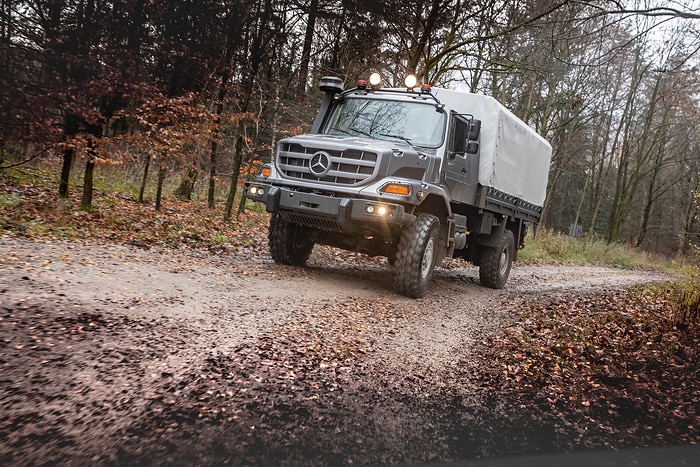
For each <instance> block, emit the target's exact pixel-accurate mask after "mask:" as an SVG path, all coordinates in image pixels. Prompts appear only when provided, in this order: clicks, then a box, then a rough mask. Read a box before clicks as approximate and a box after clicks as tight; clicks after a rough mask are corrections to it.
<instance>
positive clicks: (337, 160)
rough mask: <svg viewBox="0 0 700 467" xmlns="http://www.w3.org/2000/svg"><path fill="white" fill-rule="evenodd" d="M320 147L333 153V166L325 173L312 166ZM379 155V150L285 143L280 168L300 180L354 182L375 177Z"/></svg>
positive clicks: (330, 154) (285, 173)
mask: <svg viewBox="0 0 700 467" xmlns="http://www.w3.org/2000/svg"><path fill="white" fill-rule="evenodd" d="M319 151H323V152H324V153H326V154H328V156H330V168H329V169H328V171H327V172H325V173H324V174H323V175H321V176H319V175H317V174H315V173H313V172H312V170H311V168H310V166H309V162H310V161H311V159H312V158H313V157H314V154H316V153H317V152H319ZM377 159H378V155H377V153H376V152H371V151H362V150H358V149H346V150H344V151H338V150H333V149H321V148H307V147H304V146H302V145H301V144H297V143H283V144H282V145H281V147H280V151H279V154H278V157H277V168H278V169H279V170H280V171H281V172H282V173H283V174H284V175H285V176H287V177H291V178H296V179H299V180H313V181H319V182H325V183H330V184H334V185H348V186H350V185H357V184H360V183H362V182H363V181H365V180H367V179H368V178H370V177H372V174H374V169H375V167H376V165H377ZM317 172H318V170H317Z"/></svg>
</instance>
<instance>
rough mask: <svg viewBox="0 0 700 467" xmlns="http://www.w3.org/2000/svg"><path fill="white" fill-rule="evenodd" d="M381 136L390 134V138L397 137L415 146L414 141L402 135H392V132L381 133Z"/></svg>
mask: <svg viewBox="0 0 700 467" xmlns="http://www.w3.org/2000/svg"><path fill="white" fill-rule="evenodd" d="M379 134H380V135H381V136H388V137H389V138H396V139H400V140H402V141H404V142H406V143H407V144H408V145H409V146H413V141H411V140H410V139H408V138H406V137H405V136H401V135H392V134H391V133H379Z"/></svg>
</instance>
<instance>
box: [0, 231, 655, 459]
mask: <svg viewBox="0 0 700 467" xmlns="http://www.w3.org/2000/svg"><path fill="white" fill-rule="evenodd" d="M663 279H667V277H666V276H664V275H662V274H658V273H652V272H642V271H628V270H617V269H609V268H600V267H574V266H552V265H547V266H544V265H540V266H523V265H518V264H517V263H516V265H515V266H514V268H513V270H512V272H511V277H510V279H509V283H508V285H507V286H506V288H505V289H504V290H491V289H487V288H484V287H481V286H480V285H479V284H478V270H477V269H476V268H474V267H471V266H467V265H465V264H464V263H461V262H456V261H455V262H453V261H445V262H444V263H443V265H442V267H440V268H437V269H436V272H435V275H434V278H433V281H432V283H431V286H430V289H429V291H428V293H427V294H426V296H425V297H423V298H421V299H417V300H414V299H409V298H405V297H402V296H399V295H397V294H395V293H394V292H393V290H392V281H391V269H390V267H389V266H388V264H386V262H385V261H384V260H380V259H371V258H367V257H364V256H362V255H354V254H350V253H345V252H340V251H338V250H333V249H330V248H324V247H317V248H316V249H315V250H314V252H313V254H312V257H311V259H310V261H309V263H308V265H307V267H304V268H292V267H286V266H280V265H276V264H274V263H273V262H272V260H271V259H270V258H269V256H268V255H267V254H266V252H265V248H264V246H251V247H246V248H238V249H234V248H225V247H222V248H221V249H218V250H216V251H203V250H187V249H178V250H172V249H161V248H156V247H152V248H147V249H145V248H142V247H139V246H136V245H121V244H109V243H98V242H93V241H80V242H77V241H76V242H71V241H57V240H49V239H38V240H37V239H24V238H19V237H14V236H0V329H1V330H2V333H1V336H2V337H1V338H0V464H3V465H6V464H28V463H39V464H41V463H45V462H49V463H54V462H58V463H63V464H83V463H85V462H88V463H91V462H92V463H101V462H110V463H111V462H119V463H140V464H172V463H175V464H187V463H190V462H196V463H198V464H220V463H229V464H250V463H253V464H259V463H268V462H273V463H276V464H307V463H311V464H318V463H320V464H329V463H331V464H336V463H345V464H351V463H355V464H357V463H370V464H376V463H412V462H431V461H449V460H455V459H457V458H460V456H466V457H469V456H471V457H480V456H491V455H494V454H510V453H518V452H527V451H528V449H530V450H532V449H534V450H535V451H537V450H546V448H547V440H546V439H544V440H543V441H542V443H541V446H540V445H537V446H535V447H534V448H533V447H532V446H529V447H518V446H510V447H508V448H506V449H504V448H503V447H502V446H499V438H498V436H494V433H493V432H492V431H491V432H489V430H496V429H497V426H498V424H497V423H496V424H491V425H489V426H486V425H484V424H478V423H477V424H475V426H477V425H478V428H474V430H472V431H471V432H470V434H469V436H470V437H471V438H470V439H471V440H472V441H473V442H472V443H470V446H471V447H469V448H464V447H462V448H460V449H458V450H455V448H454V444H455V442H457V441H458V438H460V436H462V435H456V434H455V432H454V430H453V425H454V422H453V418H450V417H453V416H454V413H455V411H458V412H460V413H461V419H460V420H461V422H460V423H462V425H463V423H464V420H465V417H466V415H465V414H472V415H473V416H474V417H475V418H478V416H481V415H483V414H481V415H479V414H480V412H479V400H480V399H479V398H480V395H479V392H478V391H477V390H476V389H475V388H473V387H470V385H469V383H468V382H467V380H465V379H464V378H463V376H464V374H465V373H466V372H469V371H470V368H473V367H476V366H478V365H479V359H482V358H484V357H483V355H482V354H479V353H477V352H475V351H474V350H475V347H476V346H477V345H478V343H479V342H482V340H483V338H484V336H485V335H487V334H492V333H497V332H498V330H499V328H500V327H501V326H503V324H504V323H506V322H507V321H508V319H509V316H508V314H507V313H506V312H505V310H507V309H508V308H509V307H510V306H512V304H513V303H516V302H517V301H518V300H519V299H520V298H521V297H522V296H524V295H528V296H532V295H535V296H539V295H541V296H543V297H544V296H551V295H557V294H566V293H567V291H570V290H572V289H575V290H577V291H590V292H591V293H595V292H596V291H600V290H604V289H610V288H621V287H624V286H627V285H631V284H636V283H643V282H651V281H657V280H663ZM457 396H458V397H459V401H458V402H455V400H456V399H455V398H456V397H457ZM436 414H438V415H436ZM448 425H449V426H448ZM489 427H490V428H489ZM463 432H464V430H463V429H462V431H461V432H460V433H463ZM529 439H532V437H529ZM460 440H461V438H460ZM485 440H488V441H485ZM460 442H461V441H460ZM542 446H544V447H542Z"/></svg>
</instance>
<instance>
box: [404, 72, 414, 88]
mask: <svg viewBox="0 0 700 467" xmlns="http://www.w3.org/2000/svg"><path fill="white" fill-rule="evenodd" d="M403 82H404V84H405V85H406V87H407V88H408V89H413V88H415V87H416V84H418V78H416V75H408V76H406V78H405V79H404V81H403Z"/></svg>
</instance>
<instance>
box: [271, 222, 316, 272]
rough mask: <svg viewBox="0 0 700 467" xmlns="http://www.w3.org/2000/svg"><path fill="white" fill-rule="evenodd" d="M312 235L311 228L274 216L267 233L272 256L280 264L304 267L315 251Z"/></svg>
mask: <svg viewBox="0 0 700 467" xmlns="http://www.w3.org/2000/svg"><path fill="white" fill-rule="evenodd" d="M311 233H312V232H311V229H310V228H309V227H306V226H304V225H299V224H295V223H293V222H287V221H285V220H284V219H282V218H281V217H280V216H278V215H274V216H272V218H271V219H270V227H269V229H268V231H267V241H268V244H269V246H270V256H272V259H273V260H274V261H275V263H278V264H288V265H291V266H303V265H304V264H306V261H307V260H308V259H309V256H311V250H313V249H314V242H313V240H312V239H311Z"/></svg>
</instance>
